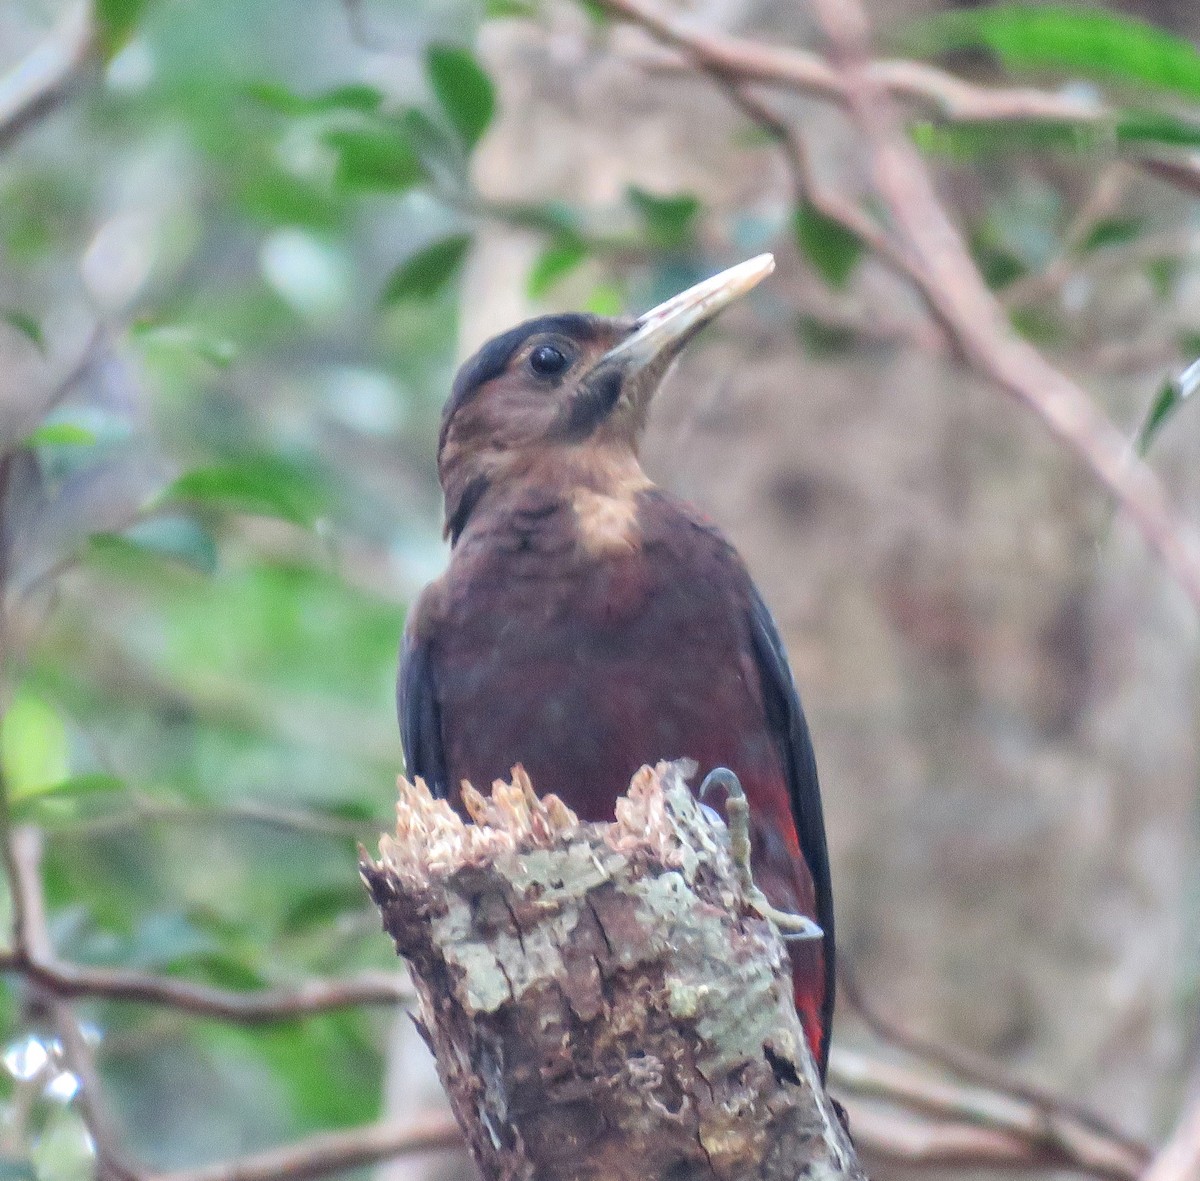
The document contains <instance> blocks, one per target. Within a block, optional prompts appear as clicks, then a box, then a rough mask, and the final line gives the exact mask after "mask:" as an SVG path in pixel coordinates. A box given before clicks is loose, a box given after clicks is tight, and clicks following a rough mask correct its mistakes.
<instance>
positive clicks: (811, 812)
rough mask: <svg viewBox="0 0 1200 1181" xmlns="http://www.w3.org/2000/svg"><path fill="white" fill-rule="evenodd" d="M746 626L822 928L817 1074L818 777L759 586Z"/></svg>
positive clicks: (824, 871) (822, 907) (823, 913)
mask: <svg viewBox="0 0 1200 1181" xmlns="http://www.w3.org/2000/svg"><path fill="white" fill-rule="evenodd" d="M750 627H751V633H752V635H753V640H754V655H755V658H756V660H757V662H758V668H759V672H760V673H761V675H762V683H763V697H764V700H765V703H766V707H767V722H768V725H769V726H770V727H771V732H772V734H773V735H774V736H775V740H776V742H777V743H778V745H779V750H780V753H781V754H782V755H783V764H784V766H785V767H786V768H787V777H788V790H789V792H790V793H791V799H792V816H793V818H794V819H795V822H796V832H797V835H798V836H799V838H800V851H801V852H802V853H803V854H804V860H805V862H806V863H807V865H808V870H809V873H811V874H812V879H813V887H814V890H815V892H816V899H817V914H816V920H817V922H818V923H819V924H820V926H821V928H822V930H824V932H825V938H824V941H823V947H824V953H825V999H824V1004H823V1005H822V1008H821V1028H822V1030H824V1036H823V1038H822V1041H821V1061H820V1063H819V1065H820V1069H821V1076H822V1077H824V1075H825V1064H826V1061H827V1060H828V1057H829V1027H830V1022H831V1020H832V1018H833V992H834V962H833V955H834V950H833V948H834V941H833V889H832V886H831V885H830V880H829V852H828V850H827V849H826V847H825V820H824V817H823V816H822V814H821V789H820V786H819V785H818V783H817V761H816V758H815V756H814V755H813V748H812V739H811V738H810V737H809V733H808V723H807V722H806V721H805V720H804V710H803V709H802V708H801V706H800V696H799V694H798V693H797V692H796V684H795V682H794V681H793V680H792V671H791V668H790V667H789V666H788V661H787V654H786V653H785V652H784V649H783V641H782V640H781V639H780V638H779V631H778V630H777V628H776V627H775V621H774V620H773V619H772V618H771V613H770V611H768V610H767V605H766V603H764V602H763V600H762V597H761V596H760V595H759V593H758V591H757V590H756V589H755V588H754V587H753V586H752V587H751V588H750Z"/></svg>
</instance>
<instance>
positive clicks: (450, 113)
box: [427, 45, 496, 151]
mask: <svg viewBox="0 0 1200 1181" xmlns="http://www.w3.org/2000/svg"><path fill="white" fill-rule="evenodd" d="M427 64H428V69H429V84H430V86H432V87H433V93H434V94H435V95H436V96H437V100H438V102H439V103H440V104H441V108H442V110H443V111H444V112H445V115H446V118H447V119H448V120H449V121H450V124H451V126H453V128H454V130H455V131H456V132H458V135H459V137H460V138H461V140H462V142H463V146H464V147H465V148H466V149H467V150H468V151H469V150H470V149H471V148H473V147H474V146H475V145H476V144H477V143H478V142H479V139H480V137H481V136H482V135H483V133H484V132H485V131H486V130H487V129H488V125H489V124H490V123H491V121H492V116H493V115H494V114H495V113H496V93H495V90H494V89H493V87H492V80H491V79H490V78H489V77H488V76H487V74H486V73H484V71H483V68H482V67H481V66H480V64H479V63H478V62H477V61H476V60H475V58H474V55H473V54H471V53H470V51H469V50H466V49H461V48H459V47H457V46H449V45H434V46H431V47H430V49H429V55H428V61H427Z"/></svg>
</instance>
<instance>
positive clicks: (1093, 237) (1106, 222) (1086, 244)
mask: <svg viewBox="0 0 1200 1181" xmlns="http://www.w3.org/2000/svg"><path fill="white" fill-rule="evenodd" d="M1145 228H1146V219H1145V218H1144V217H1105V218H1101V220H1100V221H1098V222H1097V223H1096V224H1095V225H1094V226H1092V228H1091V230H1090V231H1089V233H1088V235H1087V237H1086V238H1084V240H1083V241H1082V242H1081V243H1080V244H1079V249H1080V251H1081V252H1082V253H1084V254H1086V253H1088V252H1089V251H1091V250H1100V249H1102V248H1103V247H1105V246H1123V245H1125V244H1126V243H1127V242H1132V241H1133V240H1134V239H1135V238H1137V237H1138V235H1139V234H1140V233H1141V232H1142V231H1143V230H1144V229H1145Z"/></svg>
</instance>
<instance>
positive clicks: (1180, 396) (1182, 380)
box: [1137, 361, 1200, 456]
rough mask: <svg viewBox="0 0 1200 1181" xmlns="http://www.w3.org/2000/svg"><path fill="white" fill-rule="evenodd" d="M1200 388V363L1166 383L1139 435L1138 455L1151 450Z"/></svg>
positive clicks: (1148, 413) (1158, 394)
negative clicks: (1156, 440) (1164, 430)
mask: <svg viewBox="0 0 1200 1181" xmlns="http://www.w3.org/2000/svg"><path fill="white" fill-rule="evenodd" d="M1198 388H1200V361H1194V362H1193V363H1192V364H1191V365H1189V366H1188V367H1187V368H1186V369H1185V370H1184V371H1183V372H1182V373H1181V374H1179V375H1178V376H1177V377H1173V378H1171V379H1170V380H1169V381H1165V382H1163V384H1162V387H1161V388H1160V389H1159V391H1158V393H1157V395H1156V396H1155V398H1154V401H1153V402H1151V403H1150V409H1149V411H1148V412H1147V414H1146V421H1145V422H1144V423H1142V429H1141V430H1140V431H1138V435H1137V450H1138V454H1139V455H1142V456H1144V455H1145V454H1146V452H1147V451H1149V450H1150V445H1151V444H1152V443H1153V442H1154V440H1155V439H1156V438H1157V437H1158V435H1159V433H1160V432H1161V431H1162V429H1163V427H1164V426H1166V424H1167V421H1168V420H1169V419H1170V418H1171V417H1172V416H1173V415H1174V414H1175V413H1176V411H1178V410H1179V408H1180V407H1181V406H1182V405H1183V404H1184V403H1185V402H1187V401H1188V400H1189V399H1190V398H1191V397H1192V396H1193V395H1194V394H1195V392H1196V390H1197V389H1198Z"/></svg>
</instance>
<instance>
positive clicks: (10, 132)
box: [0, 3, 95, 149]
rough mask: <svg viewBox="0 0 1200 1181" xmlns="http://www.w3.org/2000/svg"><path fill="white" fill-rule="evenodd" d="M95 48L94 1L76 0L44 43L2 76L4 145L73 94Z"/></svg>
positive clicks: (1, 144) (0, 121)
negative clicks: (82, 2)
mask: <svg viewBox="0 0 1200 1181" xmlns="http://www.w3.org/2000/svg"><path fill="white" fill-rule="evenodd" d="M94 49H95V28H94V24H93V15H92V8H91V5H90V4H87V3H84V4H78V5H75V6H74V7H72V8H71V9H69V10H68V11H67V13H66V14H65V16H64V17H63V19H62V21H61V22H60V23H59V27H58V28H57V29H56V30H55V31H54V33H53V34H52V35H51V36H50V37H49V38H48V39H47V40H46V41H45V42H43V43H42V44H41V45H39V46H38V47H37V48H36V49H35V50H33V51H32V52H31V53H29V54H28V55H27V56H26V57H24V58H23V59H22V60H21V61H20V62H18V63H17V64H16V66H14V67H13V68H12V69H11V70H9V72H8V73H7V74H5V75H4V76H3V77H2V78H0V149H2V148H5V147H7V146H8V145H9V144H10V143H12V141H13V140H14V139H16V138H17V136H19V135H20V134H21V132H23V131H25V130H26V129H27V128H29V127H30V126H32V125H33V124H34V123H35V122H36V121H37V120H38V119H40V118H42V117H43V116H44V115H46V114H48V113H49V112H50V111H52V110H54V109H55V107H57V106H58V105H59V104H60V103H62V102H63V101H64V100H65V99H66V98H67V97H68V96H69V95H70V93H71V91H72V90H73V89H74V87H75V85H76V84H77V83H78V82H79V81H80V79H81V78H82V77H83V75H84V73H85V72H86V70H87V67H88V65H89V63H90V61H91V59H92V56H93V53H94Z"/></svg>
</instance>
